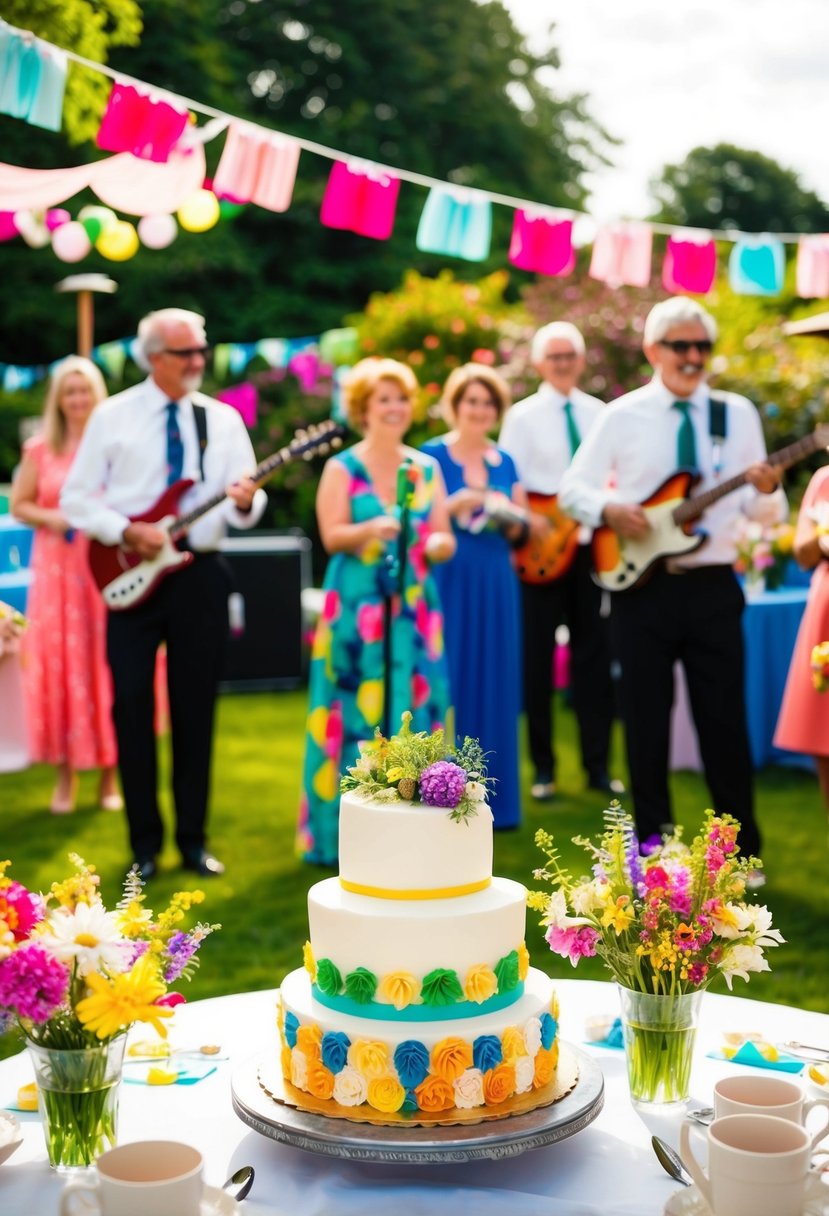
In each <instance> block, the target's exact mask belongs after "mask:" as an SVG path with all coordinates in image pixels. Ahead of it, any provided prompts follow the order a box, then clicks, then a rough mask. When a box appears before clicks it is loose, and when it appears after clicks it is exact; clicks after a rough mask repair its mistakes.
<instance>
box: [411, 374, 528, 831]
mask: <svg viewBox="0 0 829 1216" xmlns="http://www.w3.org/2000/svg"><path fill="white" fill-rule="evenodd" d="M509 404H510V397H509V389H508V388H507V386H506V384H505V383H504V381H503V379H502V378H501V377H500V376H499V375H498V374H497V372H494V371H493V370H492V369H491V368H489V367H486V366H484V365H483V364H478V363H467V364H466V365H465V366H464V367H459V368H456V370H455V371H454V372H452V374H451V376H450V377H449V379H448V380H447V382H446V387H445V389H444V393H443V411H444V416H445V417H446V420H447V422H448V423H449V425H450V426H451V427H452V430H451V431H450V432H449V433H448V434H447V435H443V436H441V438H439V439H437V440H433V441H432V442H430V443H427V444H426V445H425V446H424V448H423V451H424V452H427V453H428V454H429V455H430V456H433V457H434V458H435V460H437V462H438V464H439V465H440V467H441V470H442V472H443V478H444V481H445V482H446V489H447V492H448V495H449V497H448V499H447V505H448V507H449V512H450V515H451V517H452V529H453V531H454V533H455V537H456V539H457V546H458V547H457V552H456V555H455V558H454V560H453V561H452V562H451V563H450V564H449V565H448V566H447V567H445V568H443V569H440V570H436V571H435V579H436V581H437V584H438V589H439V591H440V596H441V601H442V603H443V615H444V627H445V631H446V657H447V659H448V661H449V685H450V689H451V693H452V703H453V705H454V708H455V730H456V732H457V735H458V737H459V738H460V739H463V737H464V736H465V735H469V736H470V737H471V738H473V739H478V740H479V741H480V744H481V747H482V748H483V749H484V751H485V752H487V753H488V756H487V761H488V772H489V775H490V776H491V777H494V778H495V782H494V786H493V792H492V793H491V794H490V801H491V806H492V813H493V815H494V817H495V827H496V828H513V827H517V826H518V824H519V823H520V819H521V802H520V795H519V784H518V716H519V714H520V712H521V614H520V601H519V594H518V580H517V577H516V574H515V571H514V570H513V568H512V563H511V561H510V548H511V544H512V543H515V542H516V541H519V542H520V541H521V540H524V539H526V528H527V524H526V522H525V519H526V496H525V494H524V490H523V489H522V487H521V486H520V484H519V482H518V475H517V473H516V471H515V465H514V464H513V462H512V457H511V456H510V455H509V454H508V453H507V452H504V451H503V450H502V449H501V448H499V447H497V446H496V445H495V444H494V443H493V441H492V440H491V439H490V437H489V436H490V433H491V432H492V431H493V430H495V429H496V427H497V426H498V424H499V422H500V420H501V419H502V418H503V415H504V412H505V411H506V409H507V408H508V407H509Z"/></svg>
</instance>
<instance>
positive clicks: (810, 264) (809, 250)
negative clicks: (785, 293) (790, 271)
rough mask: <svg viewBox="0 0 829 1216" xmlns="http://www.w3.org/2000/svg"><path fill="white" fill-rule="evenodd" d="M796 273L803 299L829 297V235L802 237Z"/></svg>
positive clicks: (799, 244) (798, 289)
mask: <svg viewBox="0 0 829 1216" xmlns="http://www.w3.org/2000/svg"><path fill="white" fill-rule="evenodd" d="M796 275H797V294H798V295H799V296H800V298H801V299H802V300H810V299H815V300H825V299H826V298H827V297H829V235H827V234H822V235H819V236H803V237H801V238H800V241H799V242H798V246H797V268H796Z"/></svg>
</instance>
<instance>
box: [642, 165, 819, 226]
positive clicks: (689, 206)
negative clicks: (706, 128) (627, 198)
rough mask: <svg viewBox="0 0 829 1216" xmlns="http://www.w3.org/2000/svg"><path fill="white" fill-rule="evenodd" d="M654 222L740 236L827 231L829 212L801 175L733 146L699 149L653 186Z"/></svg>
mask: <svg viewBox="0 0 829 1216" xmlns="http://www.w3.org/2000/svg"><path fill="white" fill-rule="evenodd" d="M650 191H651V195H652V197H653V199H654V201H655V202H656V203H657V205H658V210H657V212H656V213H655V215H653V216H652V217H651V218H652V219H655V220H659V221H660V222H662V223H666V224H679V225H683V226H685V225H687V226H689V227H692V228H717V229H728V228H734V229H737V230H738V231H740V232H825V231H826V230H827V227H829V208H827V206H826V204H825V203H824V202H822V200H821V199H820V198H818V196H817V195H816V194H814V193H813V192H812V191H811V190H807V189H805V187H803V186H802V185H801V183H800V179H799V178H798V176H797V174H796V173H794V172H793V171H792V170H791V169H784V168H782V167H781V166H780V165H778V164H777V162H776V161H773V160H771V159H770V158H769V157H767V156H763V154H762V153H760V152H751V151H747V150H746V149H745V148H737V147H735V146H734V145H733V144H717V145H716V147H714V148H694V149H692V151H691V152H689V153H688V155H687V156H686V158H685V160H684V161H682V162H681V164H678V165H666V166H665V168H664V169H663V170H662V174H661V176H660V177H658V178H654V179H653V181H652V182H651V183H650Z"/></svg>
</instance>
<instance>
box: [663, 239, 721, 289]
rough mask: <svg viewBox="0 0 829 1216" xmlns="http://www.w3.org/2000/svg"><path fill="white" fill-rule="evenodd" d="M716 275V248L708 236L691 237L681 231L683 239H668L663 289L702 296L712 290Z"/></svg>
mask: <svg viewBox="0 0 829 1216" xmlns="http://www.w3.org/2000/svg"><path fill="white" fill-rule="evenodd" d="M716 273H717V247H716V245H715V244H714V241H713V240H712V238H711V234H710V233H702V232H700V233H696V232H694V233H693V234H692V233H691V232H690V231H689V230H684V232H683V236H682V237H676V236H669V237H668V245H667V248H666V250H665V261H664V262H663V264H662V286H663V287H664V288H665V290H666V291H670V292H677V291H689V292H691V294H692V295H705V293H706V292H708V291H710V290H711V288H712V287H713V285H714V276H715V275H716Z"/></svg>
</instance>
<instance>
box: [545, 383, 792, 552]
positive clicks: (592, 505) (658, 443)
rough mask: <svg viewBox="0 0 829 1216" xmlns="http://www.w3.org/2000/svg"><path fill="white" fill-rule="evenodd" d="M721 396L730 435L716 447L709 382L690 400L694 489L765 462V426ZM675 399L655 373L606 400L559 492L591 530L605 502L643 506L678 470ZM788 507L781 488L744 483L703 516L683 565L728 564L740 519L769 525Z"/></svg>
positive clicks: (740, 402) (747, 405) (747, 407)
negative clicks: (700, 534)
mask: <svg viewBox="0 0 829 1216" xmlns="http://www.w3.org/2000/svg"><path fill="white" fill-rule="evenodd" d="M718 396H724V397H725V398H726V401H727V406H726V427H727V436H726V439H725V442H724V443H722V444H720V445H716V444H714V442H713V441H712V438H711V435H710V433H709V423H708V387H707V385H705V384H701V385H699V386H698V388H697V389H696V391H695V392H694V393H693V395H692V396H691V397H690V398H689V400H690V402H691V409H690V411H689V417H690V418H691V421H692V424H693V427H694V436H695V441H696V451H697V466H698V468H699V471H700V473H701V480H700V482H699V483H698V484H697V485H696V486H695V488H694V490H693V491H692V494H693V493H701V492H703V491H705V490H710V489H713V488H714V487H715V486H716V485H717V484H718V483H719V482H723V481H727V480H729V479H730V478H731V477H734V476H736V475H737V474H739V473H742V472H744V471H745V469H747V468H748V467H749V465H752V464H756V463H757V462H758V461H764V460H765V459H766V444H765V440H764V438H763V428H762V426H761V425H760V416H759V414H758V413H757V410H756V409H755V407H754V406H753V405H752V403H751V402H750V401H749V400H748V399H747V398H746V397H740V396H738V394H737V393H723V394H720V393H718ZM676 400H677V398H676V397H675V395H674V394H673V393H671V392H670V391H669V390H668V389H667V388H666V387H665V385H664V384H663V383H662V380H661V378H660V377H659V376H658V375H657V376H655V377H654V378H653V380H651V381H650V383H649V384H646V385H644V387H642V388H639V389H636V390H635V391H634V392H632V393H627V394H626V395H625V396H624V397H620V398H619V399H618V401H614V402H612V403H611V404H610V405H608V406H607V407H606V408H605V410H604V412H603V414H602V416H601V418H600V419H599V421H598V422H597V423H596V425H595V427H593V429H592V431H591V432H590V435H589V437H588V438H587V440H586V441H585V442H584V443H583V444H582V445H581V447H580V448H579V450H578V452H577V453H576V456H575V458H574V460H573V462H572V464H571V466H570V468H569V469H568V471H567V472H566V473H565V475H564V478H563V481H562V485H561V493H560V501H561V505H562V507H563V508H564V510H565V511H567V512H569V514H571V515H573V516H574V517H575V518H576V519H579V520H581V521H582V523H585V524H589V525H590V526H591V527H596V526H597V525H598V524H599V523H600V522H601V518H602V511H603V510H604V507H605V506H606V504H607V503H642V502H644V501H645V500H646V499H647V498H649V497H650V496H651V494H653V493H654V491H655V490H657V489H658V487H659V486H660V485H661V484H662V483H663V482H664V481H665V480H666V479H667V478H668V477H670V475H671V474H672V473H673V472H675V471H676V468H677V432H678V430H679V426H680V423H681V421H682V415H681V413H680V411H679V410H676V409H673V408H672V407H673V404H674V402H675V401H676ZM717 449H719V450H717ZM786 510H787V505H786V496H785V494H784V493H783V491H782V490H780V489H778V490H776V491H775V492H774V493H773V494H760V493H759V492H758V491H757V490H755V489H754V487H753V486H749V485H745V486H743V487H742V488H741V489H739V490H735V491H734V492H733V493H731V494H726V495H724V496H723V497H722V498H720V499H719V500H718V501H717V502H715V503H714V504H713V506H711V507H709V508H708V510H707V511H706V512H705V514H704V515H703V516H702V517H701V519H700V524H699V526H700V527H701V528H702V529H703V530H704V531H705V532H707V533H708V536H709V540H708V542H707V543H706V544H705V545H703V546H702V548H700V549H698V550H696V552H694V553H691V554H688V555H687V556H685V557H683V558H682V564H683V565H687V566H705V565H712V564H719V563H722V564H723V565H732V564H733V562H734V561H735V559H736V556H737V553H736V547H735V540H736V537H737V534H738V532H739V529H740V525H741V521H742V520H743V518H744V517H748V518H750V519H754V520H757V521H758V522H760V523H763V524H767V525H768V524H773V523H777V522H779V521H780V520H782V519H783V518H784V517H785V514H786Z"/></svg>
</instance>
